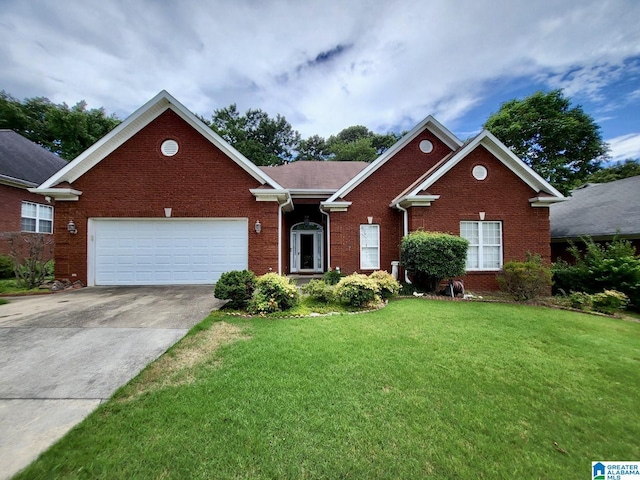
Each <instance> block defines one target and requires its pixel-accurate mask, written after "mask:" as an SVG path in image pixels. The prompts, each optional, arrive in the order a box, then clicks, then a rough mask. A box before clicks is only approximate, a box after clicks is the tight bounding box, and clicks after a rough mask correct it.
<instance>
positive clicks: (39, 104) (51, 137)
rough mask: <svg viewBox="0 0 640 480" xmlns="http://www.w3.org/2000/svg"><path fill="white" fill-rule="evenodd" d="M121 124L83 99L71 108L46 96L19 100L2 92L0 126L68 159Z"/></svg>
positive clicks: (0, 98) (0, 94) (115, 118)
mask: <svg viewBox="0 0 640 480" xmlns="http://www.w3.org/2000/svg"><path fill="white" fill-rule="evenodd" d="M119 123H120V120H119V119H118V118H117V117H115V116H114V115H107V114H106V113H105V110H104V109H103V108H94V109H90V110H88V109H87V103H86V102H85V101H84V100H83V101H80V102H78V103H76V104H75V105H74V106H73V107H69V106H68V105H67V104H66V103H63V104H60V105H56V104H54V103H52V102H51V101H50V100H49V99H48V98H44V97H34V98H25V99H24V100H23V101H20V100H17V99H15V98H13V97H12V96H11V95H9V94H8V93H6V92H4V91H2V92H0V128H9V129H11V130H14V131H16V132H17V133H19V134H20V135H22V136H24V137H26V138H28V139H29V140H31V141H32V142H35V143H37V144H39V145H41V146H43V147H44V148H46V149H47V150H49V151H51V152H53V153H55V154H56V155H59V156H60V157H61V158H64V159H66V160H72V159H74V158H75V157H77V156H78V155H79V154H80V153H82V152H84V151H85V150H86V149H87V148H89V147H90V146H91V145H93V144H94V143H95V142H97V141H98V140H99V139H100V138H102V137H103V136H105V135H106V134H107V133H109V132H110V131H111V130H113V129H114V128H115V127H116V126H117V125H118V124H119Z"/></svg>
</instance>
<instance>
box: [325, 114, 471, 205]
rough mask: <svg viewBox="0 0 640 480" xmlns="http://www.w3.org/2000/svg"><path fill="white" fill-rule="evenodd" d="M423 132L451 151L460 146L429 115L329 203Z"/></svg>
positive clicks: (331, 199)
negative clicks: (425, 131) (431, 134)
mask: <svg viewBox="0 0 640 480" xmlns="http://www.w3.org/2000/svg"><path fill="white" fill-rule="evenodd" d="M424 130H429V131H430V132H431V133H433V134H434V135H435V136H436V137H438V139H439V140H441V141H442V142H443V143H444V144H445V145H447V146H448V147H449V148H450V149H451V150H454V151H455V150H456V149H458V148H460V147H461V146H462V142H461V141H460V139H459V138H458V137H456V136H455V135H454V134H453V133H452V132H451V131H449V130H448V129H447V128H446V127H445V126H444V125H442V124H441V123H440V122H438V121H437V120H436V119H435V118H433V117H432V116H431V115H429V116H428V117H427V118H425V119H424V120H422V121H421V122H420V123H419V124H418V125H416V126H415V127H413V129H412V130H411V131H410V132H409V133H407V134H406V135H405V136H404V137H402V138H401V139H400V140H398V141H397V142H396V143H394V144H393V145H392V146H391V148H389V150H387V151H386V152H384V153H383V154H382V155H380V156H379V157H378V158H377V159H376V160H374V161H373V162H372V163H371V164H369V165H368V166H367V167H365V168H364V170H362V171H361V172H360V173H359V174H358V175H356V176H355V177H353V178H352V179H351V180H350V181H349V182H347V183H346V184H345V185H344V186H342V187H341V188H340V189H339V190H338V191H337V192H336V193H334V194H333V195H332V196H331V197H330V198H329V200H328V201H329V202H333V201H335V200H337V199H338V198H344V197H345V196H346V195H347V194H348V193H349V192H351V191H352V190H353V189H354V188H356V187H357V186H358V185H360V184H361V183H362V182H363V181H364V180H365V179H366V178H368V177H369V176H370V175H371V174H373V172H375V171H376V170H378V169H379V168H380V167H382V166H383V165H384V164H385V163H387V161H389V159H391V158H392V157H393V156H394V155H395V154H396V153H398V152H399V151H400V150H402V149H403V148H404V147H405V146H407V145H408V144H409V142H411V141H412V140H413V139H415V138H416V137H417V136H418V135H419V134H420V133H422V132H423V131H424Z"/></svg>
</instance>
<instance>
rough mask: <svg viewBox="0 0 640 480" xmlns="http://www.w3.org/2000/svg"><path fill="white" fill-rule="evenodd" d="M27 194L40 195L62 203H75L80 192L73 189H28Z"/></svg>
mask: <svg viewBox="0 0 640 480" xmlns="http://www.w3.org/2000/svg"><path fill="white" fill-rule="evenodd" d="M28 190H29V192H31V193H36V194H38V195H42V196H44V197H51V198H53V199H55V200H58V201H62V202H77V201H78V199H79V198H80V195H82V192H81V191H80V190H76V189H74V188H41V187H38V188H29V189H28Z"/></svg>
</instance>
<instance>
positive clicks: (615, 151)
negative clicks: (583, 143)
mask: <svg viewBox="0 0 640 480" xmlns="http://www.w3.org/2000/svg"><path fill="white" fill-rule="evenodd" d="M607 143H608V144H609V147H610V148H611V151H610V152H609V155H611V160H612V161H614V162H620V161H622V160H627V159H628V158H637V159H640V132H639V133H629V134H627V135H621V136H619V137H615V138H612V139H610V140H607Z"/></svg>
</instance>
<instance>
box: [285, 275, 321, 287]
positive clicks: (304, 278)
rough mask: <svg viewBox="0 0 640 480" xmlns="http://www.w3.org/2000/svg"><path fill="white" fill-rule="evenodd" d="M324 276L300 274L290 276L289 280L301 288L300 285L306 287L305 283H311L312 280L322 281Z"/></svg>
mask: <svg viewBox="0 0 640 480" xmlns="http://www.w3.org/2000/svg"><path fill="white" fill-rule="evenodd" d="M322 276H323V274H321V273H320V274H315V273H314V274H309V275H298V274H290V275H287V277H288V278H290V279H292V280H293V281H295V282H296V285H297V286H298V287H299V286H300V285H304V284H305V283H309V281H310V280H321V279H322Z"/></svg>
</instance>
